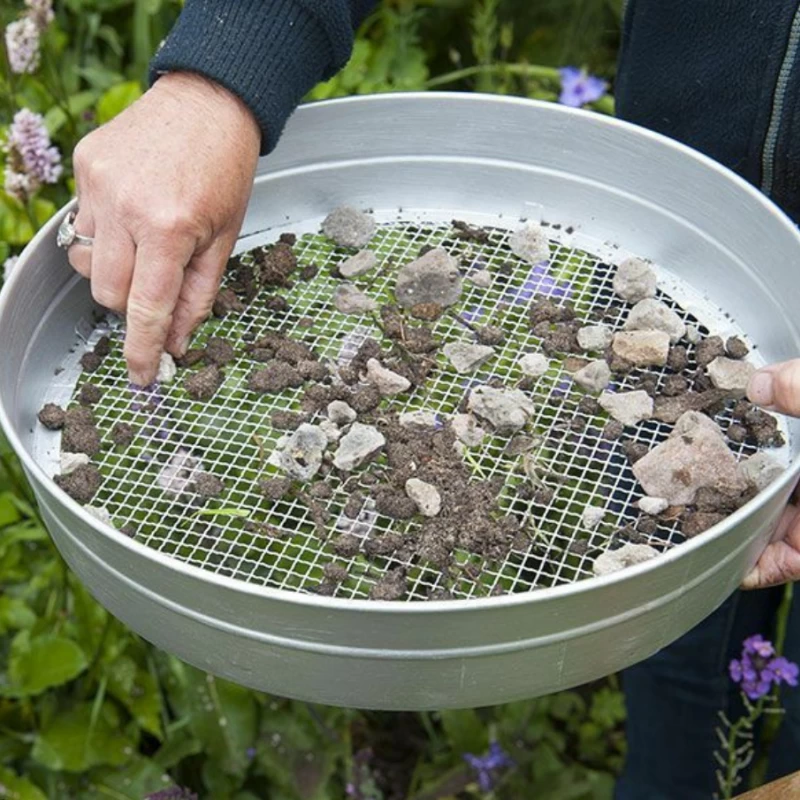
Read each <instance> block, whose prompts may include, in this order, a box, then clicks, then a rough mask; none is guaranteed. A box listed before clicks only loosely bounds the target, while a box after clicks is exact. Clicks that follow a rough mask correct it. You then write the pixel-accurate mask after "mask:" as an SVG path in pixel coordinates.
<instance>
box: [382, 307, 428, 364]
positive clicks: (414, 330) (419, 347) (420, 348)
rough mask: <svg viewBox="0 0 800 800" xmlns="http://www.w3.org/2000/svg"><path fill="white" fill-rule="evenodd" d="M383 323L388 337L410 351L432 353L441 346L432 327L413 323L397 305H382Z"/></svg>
mask: <svg viewBox="0 0 800 800" xmlns="http://www.w3.org/2000/svg"><path fill="white" fill-rule="evenodd" d="M381 323H382V325H383V332H384V333H385V334H386V336H387V338H389V339H392V340H393V341H395V342H398V343H400V344H401V345H402V346H403V347H404V348H405V350H407V351H408V352H409V353H414V354H424V353H430V352H432V351H434V350H436V348H437V347H438V346H439V341H438V340H437V339H435V338H434V336H433V332H432V331H431V330H430V328H426V327H425V326H424V325H411V324H410V323H409V322H408V321H407V320H406V319H405V318H404V317H403V315H402V314H401V313H400V311H399V310H398V309H397V307H396V306H392V305H386V306H382V307H381Z"/></svg>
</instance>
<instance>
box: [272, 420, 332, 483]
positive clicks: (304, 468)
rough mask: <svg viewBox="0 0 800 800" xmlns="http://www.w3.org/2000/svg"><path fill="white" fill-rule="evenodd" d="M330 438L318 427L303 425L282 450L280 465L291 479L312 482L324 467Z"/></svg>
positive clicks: (290, 437) (288, 439)
mask: <svg viewBox="0 0 800 800" xmlns="http://www.w3.org/2000/svg"><path fill="white" fill-rule="evenodd" d="M327 446H328V437H327V436H326V435H325V433H324V431H322V430H321V429H320V428H319V426H317V425H309V424H308V423H307V422H306V423H303V424H302V425H301V426H300V427H299V428H298V429H297V430H296V431H295V432H294V433H293V434H292V435H291V436H289V437H288V438H287V439H286V441H285V443H284V445H283V446H282V447H281V448H280V456H279V459H278V464H279V465H280V467H281V469H282V470H283V471H284V472H285V473H286V474H287V475H289V476H290V477H292V478H296V479H297V480H300V481H310V480H311V479H312V478H313V477H314V476H315V475H316V474H317V472H319V468H320V467H321V466H322V456H323V453H324V452H325V448H326V447H327Z"/></svg>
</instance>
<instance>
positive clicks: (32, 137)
mask: <svg viewBox="0 0 800 800" xmlns="http://www.w3.org/2000/svg"><path fill="white" fill-rule="evenodd" d="M4 150H5V151H6V153H7V154H8V158H7V159H6V167H5V182H4V189H5V191H6V193H7V194H9V195H11V196H12V197H15V198H16V199H17V200H19V201H20V202H21V203H25V202H27V201H28V200H29V199H30V198H31V196H32V195H33V194H34V192H36V190H37V189H38V188H39V187H40V186H41V184H43V183H55V182H56V181H57V180H58V178H59V176H60V175H61V169H62V167H61V154H60V153H59V152H58V148H57V147H53V146H52V145H51V144H50V136H49V134H48V133H47V129H46V128H45V126H44V119H43V118H42V116H41V114H35V113H34V112H33V111H31V110H30V109H28V108H23V109H20V110H19V111H17V113H16V114H15V115H14V121H13V122H12V123H11V127H10V128H9V130H8V138H7V139H6V142H5V145H4Z"/></svg>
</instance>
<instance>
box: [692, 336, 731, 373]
mask: <svg viewBox="0 0 800 800" xmlns="http://www.w3.org/2000/svg"><path fill="white" fill-rule="evenodd" d="M724 355H725V342H723V341H722V337H721V336H709V337H708V338H706V339H702V340H701V341H699V342H698V343H697V345H696V346H695V360H696V361H697V366H698V367H707V366H708V365H709V364H710V363H711V362H712V361H713V360H714V359H715V358H717V357H718V356H724Z"/></svg>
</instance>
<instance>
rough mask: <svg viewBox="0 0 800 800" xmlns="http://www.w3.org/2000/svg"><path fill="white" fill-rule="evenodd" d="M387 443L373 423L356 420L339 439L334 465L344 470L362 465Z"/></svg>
mask: <svg viewBox="0 0 800 800" xmlns="http://www.w3.org/2000/svg"><path fill="white" fill-rule="evenodd" d="M385 444H386V439H385V438H384V436H383V434H382V433H381V432H380V431H379V430H378V429H377V428H375V427H373V426H372V425H363V424H362V423H360V422H354V423H353V424H352V426H351V428H350V430H349V431H348V432H347V433H346V434H345V435H344V436H343V437H342V438H341V439H340V440H339V447H338V448H337V449H336V453H335V454H334V456H333V465H334V466H335V467H336V468H337V469H340V470H342V471H344V472H349V471H350V470H353V469H355V468H356V467H359V466H361V464H363V463H364V462H365V461H367V460H368V459H370V458H372V457H373V456H374V455H376V454H377V453H378V452H379V451H380V450H381V449H382V448H383V446H384V445H385Z"/></svg>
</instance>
